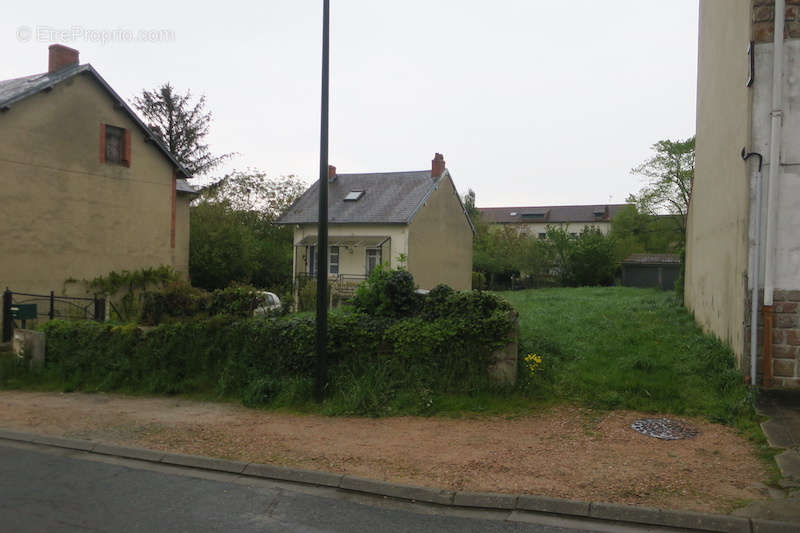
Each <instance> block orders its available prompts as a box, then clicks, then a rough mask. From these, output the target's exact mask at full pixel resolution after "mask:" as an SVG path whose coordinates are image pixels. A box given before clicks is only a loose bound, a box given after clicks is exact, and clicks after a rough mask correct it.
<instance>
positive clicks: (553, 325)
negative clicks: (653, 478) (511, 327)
mask: <svg viewBox="0 0 800 533" xmlns="http://www.w3.org/2000/svg"><path fill="white" fill-rule="evenodd" d="M500 295H501V296H502V297H504V298H506V299H507V300H508V301H509V302H510V303H511V304H512V305H513V306H514V307H516V308H517V309H518V310H519V313H520V337H521V341H522V347H521V350H520V353H521V354H523V355H524V353H529V352H533V353H537V354H539V355H541V356H542V357H543V360H544V367H545V373H546V376H547V379H545V380H544V385H543V386H544V387H545V388H546V389H547V391H548V393H549V394H551V395H552V396H553V397H554V398H558V399H561V400H568V401H578V402H582V403H584V404H587V405H589V406H592V407H598V408H603V409H619V408H624V409H637V410H642V411H653V412H666V413H674V414H679V415H701V416H705V417H707V418H709V419H710V420H712V421H715V422H722V423H728V424H736V423H738V422H740V421H745V420H752V419H753V417H754V413H753V408H752V404H753V397H752V395H751V393H750V391H749V390H748V388H747V387H746V386H745V385H744V382H743V379H742V374H741V373H740V372H739V371H738V370H737V369H736V368H735V360H734V356H733V354H732V353H731V351H730V350H729V349H728V348H726V347H725V346H724V345H723V344H722V343H720V342H719V341H718V340H716V339H714V338H712V337H711V336H709V335H707V334H704V333H703V332H702V331H701V329H700V327H699V326H698V325H697V324H696V322H695V321H694V319H693V317H692V315H691V314H690V313H689V312H688V311H687V310H686V309H685V308H683V307H682V306H680V305H678V304H677V302H676V300H675V297H674V294H673V293H671V292H661V291H656V290H645V289H633V288H626V287H604V288H578V289H542V290H529V291H518V292H503V293H500Z"/></svg>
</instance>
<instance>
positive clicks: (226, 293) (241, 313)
mask: <svg viewBox="0 0 800 533" xmlns="http://www.w3.org/2000/svg"><path fill="white" fill-rule="evenodd" d="M265 301H266V299H265V296H264V294H263V291H261V290H260V289H257V288H256V287H252V286H250V285H233V286H231V287H227V288H225V289H217V290H215V291H214V292H212V293H211V298H210V300H209V305H208V312H209V314H211V315H230V316H238V317H248V316H250V315H252V314H253V311H254V310H255V309H256V308H258V307H260V306H262V305H264V303H265Z"/></svg>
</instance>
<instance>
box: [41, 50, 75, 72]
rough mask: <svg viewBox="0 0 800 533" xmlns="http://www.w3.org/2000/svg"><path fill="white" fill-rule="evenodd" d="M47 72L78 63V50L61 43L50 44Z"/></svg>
mask: <svg viewBox="0 0 800 533" xmlns="http://www.w3.org/2000/svg"><path fill="white" fill-rule="evenodd" d="M49 51H50V56H49V58H48V65H47V72H55V71H57V70H61V69H62V68H65V67H71V66H72V65H77V64H78V55H79V52H78V51H77V50H75V49H74V48H70V47H69V46H64V45H63V44H51V45H50V47H49Z"/></svg>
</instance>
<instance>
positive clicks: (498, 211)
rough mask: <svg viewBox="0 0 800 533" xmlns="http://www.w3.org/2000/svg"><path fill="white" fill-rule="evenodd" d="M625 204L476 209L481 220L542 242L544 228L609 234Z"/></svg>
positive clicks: (544, 232)
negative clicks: (554, 227)
mask: <svg viewBox="0 0 800 533" xmlns="http://www.w3.org/2000/svg"><path fill="white" fill-rule="evenodd" d="M627 205H629V204H598V205H549V206H522V207H480V208H478V212H479V213H480V215H481V221H483V222H487V223H489V224H502V225H507V226H510V227H513V228H516V229H517V230H518V231H519V232H521V233H525V234H528V235H532V236H535V237H538V238H540V239H544V238H545V236H546V234H547V227H548V226H558V227H562V228H564V230H565V231H567V232H569V233H572V234H574V235H578V234H579V233H580V232H581V231H582V230H583V228H585V227H586V226H594V227H595V228H597V229H599V230H600V231H601V232H602V233H603V234H608V232H609V231H611V220H612V219H613V218H614V216H615V215H616V214H617V213H619V212H620V210H622V209H623V208H624V207H626V206H627Z"/></svg>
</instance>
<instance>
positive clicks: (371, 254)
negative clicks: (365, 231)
mask: <svg viewBox="0 0 800 533" xmlns="http://www.w3.org/2000/svg"><path fill="white" fill-rule="evenodd" d="M380 264H381V249H380V248H367V276H369V275H370V274H372V271H373V270H375V268H376V267H377V266H378V265H380Z"/></svg>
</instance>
